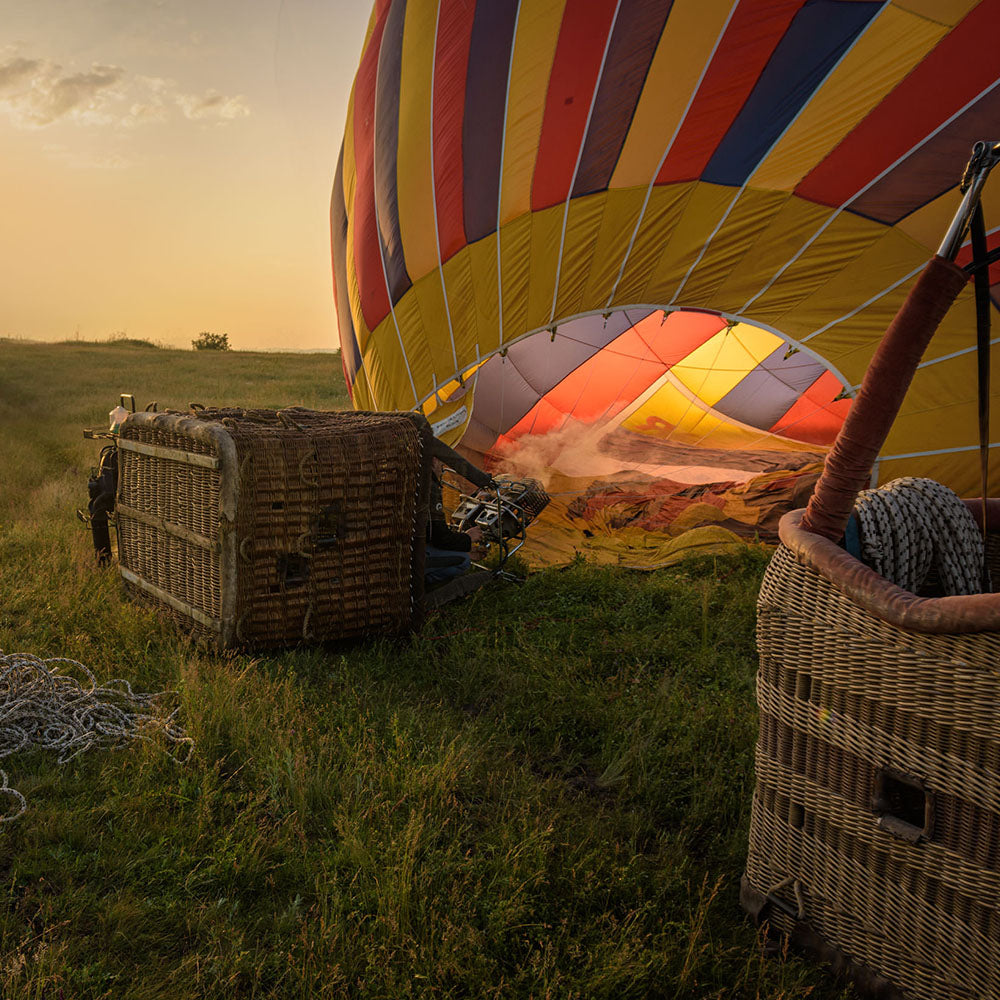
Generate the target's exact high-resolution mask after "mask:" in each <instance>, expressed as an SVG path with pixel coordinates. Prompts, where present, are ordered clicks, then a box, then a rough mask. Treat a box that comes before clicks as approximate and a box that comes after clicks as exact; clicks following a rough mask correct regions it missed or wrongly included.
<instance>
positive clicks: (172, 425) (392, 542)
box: [117, 409, 431, 647]
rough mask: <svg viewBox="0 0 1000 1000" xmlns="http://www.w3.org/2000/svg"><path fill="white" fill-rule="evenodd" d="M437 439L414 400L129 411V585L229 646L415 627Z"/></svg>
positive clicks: (123, 558) (125, 484)
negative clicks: (347, 406)
mask: <svg viewBox="0 0 1000 1000" xmlns="http://www.w3.org/2000/svg"><path fill="white" fill-rule="evenodd" d="M430 441H431V436H430V428H429V426H428V425H427V422H426V420H425V419H424V418H423V417H421V416H419V415H417V414H411V413H320V412H315V411H308V410H301V409H290V410H282V411H270V410H236V409H231V410H199V411H196V412H193V413H190V414H178V413H160V414H153V413H139V414H133V415H132V416H130V417H129V419H128V420H127V421H126V422H125V424H124V425H123V427H122V431H121V435H120V438H119V485H118V497H117V524H118V554H119V562H120V565H121V572H122V575H123V577H124V578H125V580H126V584H127V586H128V587H129V589H130V590H131V591H132V592H133V593H135V594H137V595H141V596H143V597H144V598H146V599H149V600H152V601H153V602H154V603H156V604H157V605H159V606H161V607H162V608H163V609H164V610H166V611H167V612H168V613H169V614H170V615H171V616H172V617H174V618H175V619H176V620H177V621H178V622H179V623H181V624H182V625H183V626H184V627H186V628H188V629H189V630H190V631H191V632H193V633H195V634H197V635H200V636H204V637H208V638H210V639H212V640H213V641H215V642H217V643H218V645H219V646H221V647H229V646H234V645H242V644H250V645H259V646H275V645H285V644H288V643H292V642H296V641H302V640H307V641H312V640H327V639H343V638H348V637H353V636H362V635H376V634H393V633H399V632H404V631H407V630H410V629H413V628H416V627H417V626H418V625H419V622H420V619H421V616H422V608H423V558H424V538H425V526H426V522H427V516H428V502H429V501H428V495H429V494H428V490H429V481H430Z"/></svg>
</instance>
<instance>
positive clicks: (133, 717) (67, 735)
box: [0, 650, 194, 823]
mask: <svg viewBox="0 0 1000 1000" xmlns="http://www.w3.org/2000/svg"><path fill="white" fill-rule="evenodd" d="M67 668H69V669H71V670H73V671H79V672H80V673H82V674H83V675H84V677H85V678H86V683H85V684H81V682H80V681H79V680H77V678H76V677H74V676H72V675H71V674H70V673H67V672H66V671H67ZM173 694H174V692H172V691H161V692H158V693H156V694H143V693H141V692H137V691H133V690H132V687H131V685H130V684H129V683H128V681H124V680H118V679H115V680H111V681H107V682H105V683H104V684H102V685H98V683H97V678H96V677H95V676H94V674H93V673H92V672H91V671H90V670H88V669H87V667H85V666H84V665H83V664H82V663H79V662H77V661H76V660H69V659H66V658H62V657H60V658H56V659H50V660H42V659H39V658H38V657H37V656H32V655H31V654H30V653H8V654H6V655H5V654H4V653H3V651H2V650H0V758H2V757H8V756H10V754H13V753H17V751H19V750H27V749H30V748H37V749H42V750H51V751H55V752H56V754H57V756H56V763H58V764H65V763H66V762H67V761H70V760H72V759H73V758H74V757H77V756H79V755H80V754H82V753H85V752H86V751H87V750H90V749H91V748H93V747H118V746H123V745H125V744H128V743H130V742H132V741H134V740H148V739H152V738H153V737H154V736H158V737H159V738H161V739H163V740H165V741H166V742H167V743H168V744H172V745H173V746H174V747H175V748H176V749H177V750H178V751H180V757H179V758H178V757H177V756H176V754H175V755H174V756H175V759H179V760H180V762H181V763H184V762H186V761H187V760H188V759H189V758H190V755H191V753H192V751H193V749H194V740H192V739H191V737H189V736H187V735H185V733H184V730H183V729H182V728H181V727H180V726H179V725H178V724H177V722H176V716H177V712H178V709H176V708H175V709H174V710H173V711H172V712H170V713H168V714H166V715H164V714H162V713H159V712H157V711H156V708H157V706H158V704H159V702H160V701H161V700H162V699H163V698H165V697H167V696H169V695H173ZM0 777H2V784H0V794H2V795H7V796H9V797H10V798H12V799H14V800H15V801H16V802H17V804H18V809H17V811H16V812H14V813H8V814H7V815H3V816H0V823H9V822H10V821H11V820H14V819H17V818H18V816H20V815H21V814H22V813H23V812H24V811H25V810H26V809H27V807H28V804H27V802H26V801H25V798H24V796H23V795H22V794H21V793H20V792H19V791H18V790H17V789H16V788H11V787H10V786H9V785H8V784H7V772H6V771H3V770H0Z"/></svg>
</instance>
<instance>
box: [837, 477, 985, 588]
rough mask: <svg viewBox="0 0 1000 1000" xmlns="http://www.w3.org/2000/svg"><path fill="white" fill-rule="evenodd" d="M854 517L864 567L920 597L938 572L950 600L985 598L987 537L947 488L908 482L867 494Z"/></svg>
mask: <svg viewBox="0 0 1000 1000" xmlns="http://www.w3.org/2000/svg"><path fill="white" fill-rule="evenodd" d="M854 513H855V515H856V516H857V519H858V523H859V526H860V529H861V557H862V561H863V562H864V563H866V564H867V565H868V566H870V567H871V568H872V569H873V570H875V572H876V573H878V574H880V575H881V576H884V577H885V578H886V579H887V580H891V581H892V582H893V583H895V584H896V585H897V586H899V587H902V588H903V589H904V590H908V591H910V592H911V593H917V592H918V590H919V589H920V588H921V586H923V584H924V583H925V581H927V579H928V577H929V576H931V575H932V571H933V574H935V575H936V576H937V579H938V581H939V583H940V585H941V589H942V591H943V593H944V594H946V595H952V594H978V593H981V592H982V572H983V561H984V558H985V555H984V544H983V536H982V534H981V533H980V531H979V529H978V528H977V526H976V521H975V518H973V516H972V514H971V513H970V512H969V509H968V507H966V506H965V504H964V503H962V501H961V500H960V499H959V497H958V496H957V494H955V493H954V492H952V491H951V490H950V489H948V487H947V486H942V485H941V483H937V482H935V481H934V480H933V479H920V478H917V477H914V476H904V477H903V478H901V479H894V480H893V481H892V482H890V483H886V484H885V486H882V487H879V489H876V490H862V491H861V492H860V493H859V494H858V499H857V501H856V502H855V506H854Z"/></svg>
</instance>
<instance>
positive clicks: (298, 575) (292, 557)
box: [278, 552, 309, 587]
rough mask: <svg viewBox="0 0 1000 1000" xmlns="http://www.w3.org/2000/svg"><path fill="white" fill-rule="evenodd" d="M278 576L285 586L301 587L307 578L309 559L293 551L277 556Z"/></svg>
mask: <svg viewBox="0 0 1000 1000" xmlns="http://www.w3.org/2000/svg"><path fill="white" fill-rule="evenodd" d="M278 576H279V577H280V578H281V580H282V582H283V583H284V585H285V586H286V587H301V586H302V585H303V584H304V583H305V582H306V580H308V579H309V560H308V559H306V558H304V557H303V556H300V555H297V554H296V553H294V552H292V553H289V554H288V555H283V556H279V557H278Z"/></svg>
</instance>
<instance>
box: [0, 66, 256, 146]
mask: <svg viewBox="0 0 1000 1000" xmlns="http://www.w3.org/2000/svg"><path fill="white" fill-rule="evenodd" d="M8 51H9V50H8ZM178 108H179V109H180V112H181V114H182V116H183V117H184V118H185V119H187V120H189V121H207V122H215V123H217V124H223V123H226V122H229V121H234V120H235V119H237V118H245V117H247V115H249V114H250V107H249V105H248V104H247V101H246V98H245V97H244V96H243V95H242V94H238V95H236V96H234V97H227V96H226V95H225V94H221V93H219V92H218V91H216V90H209V91H207V92H206V93H205V94H203V95H198V94H188V93H185V92H183V91H181V90H180V89H179V88H178V86H177V84H176V83H175V82H174V81H173V80H165V79H163V78H160V77H147V76H139V75H130V74H128V73H127V72H126V70H125V69H124V68H123V67H121V66H113V65H105V64H103V63H94V64H93V65H92V66H91V67H90V68H89V69H86V70H65V69H64V68H63V67H62V66H60V65H59V64H58V63H54V62H50V61H48V60H44V59H32V58H27V57H25V56H22V55H17V54H14V55H8V57H7V58H6V59H5V60H4V59H3V54H2V53H0V111H6V113H7V115H8V116H9V118H10V119H11V121H12V122H13V123H14V125H16V126H18V127H21V128H45V127H46V126H49V125H52V124H54V123H55V122H59V121H72V122H76V123H77V124H81V125H97V126H117V127H121V128H136V127H138V126H141V125H148V124H150V123H155V122H163V121H166V120H168V119H169V118H170V116H171V109H178ZM174 113H176V110H174Z"/></svg>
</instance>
